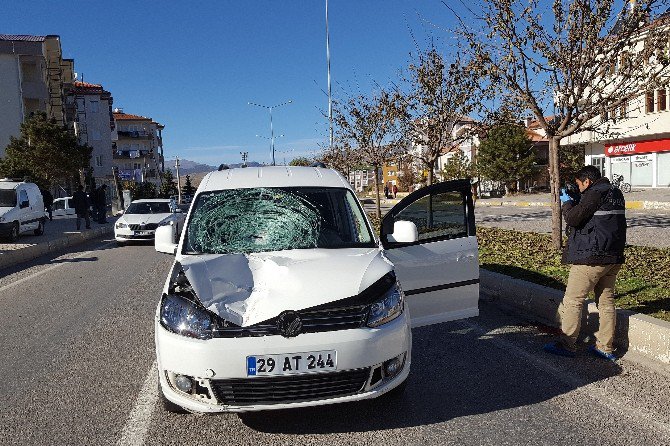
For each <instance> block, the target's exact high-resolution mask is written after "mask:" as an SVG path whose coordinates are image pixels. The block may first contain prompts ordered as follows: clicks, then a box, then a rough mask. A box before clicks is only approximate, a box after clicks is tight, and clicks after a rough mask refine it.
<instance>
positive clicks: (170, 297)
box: [154, 167, 479, 412]
mask: <svg viewBox="0 0 670 446" xmlns="http://www.w3.org/2000/svg"><path fill="white" fill-rule="evenodd" d="M473 209H474V208H473V203H472V192H471V188H470V182H469V181H468V180H457V181H450V182H446V183H439V184H434V185H432V186H429V187H424V188H422V189H419V190H417V191H415V192H413V193H411V194H410V195H409V196H407V197H406V198H404V199H402V200H401V201H400V203H398V204H397V205H395V206H394V207H393V208H392V209H391V210H390V211H389V213H388V214H387V215H386V216H385V217H384V218H383V219H382V222H381V228H380V229H381V232H380V233H379V235H378V236H377V235H376V234H375V233H374V232H375V231H373V226H372V225H371V224H370V221H369V220H368V218H367V216H366V215H365V213H364V212H363V208H362V207H361V205H360V202H359V201H358V199H357V198H356V195H355V193H354V191H353V189H352V188H351V185H350V184H349V182H348V181H347V180H346V179H345V178H344V177H342V176H341V175H340V174H339V173H337V172H336V171H334V170H331V169H326V168H313V167H249V168H246V169H228V170H222V171H219V172H212V173H210V174H208V175H207V176H206V177H205V178H204V179H203V181H202V183H200V187H199V188H198V190H197V192H196V196H195V200H194V202H193V204H192V205H191V208H190V210H189V213H188V216H187V221H186V225H185V226H184V229H183V230H182V232H181V237H180V239H179V241H177V240H175V238H174V235H175V233H174V231H173V230H172V228H171V227H169V226H159V227H158V228H157V230H156V250H157V251H160V252H165V253H170V254H175V255H176V259H175V262H174V264H173V266H172V269H171V271H170V273H169V275H168V277H167V280H166V282H165V286H164V289H163V293H162V296H161V298H160V301H159V303H158V306H157V309H156V317H155V321H154V324H155V340H156V356H157V364H158V371H159V380H160V389H161V396H162V398H163V404H164V406H165V408H166V409H168V410H171V411H180V410H183V409H187V410H188V411H191V412H243V411H254V410H270V409H288V408H296V407H304V406H316V405H322V404H332V403H341V402H345V401H355V400H362V399H368V398H375V397H377V396H380V395H382V394H384V393H387V392H390V391H394V392H395V393H399V392H401V391H402V389H403V388H404V382H405V380H406V379H407V376H408V374H409V371H410V365H411V359H412V355H411V346H412V337H411V330H410V328H411V327H419V326H423V325H430V324H437V323H440V322H446V321H451V320H455V319H460V318H465V317H473V316H477V315H478V313H479V309H478V299H479V263H478V257H477V238H476V236H475V218H474V212H473ZM454 361H456V362H457V358H454V357H451V356H450V353H449V352H448V351H446V350H445V352H444V354H443V355H440V356H439V357H435V358H430V363H431V366H432V367H435V368H436V369H439V370H445V373H448V370H449V368H450V367H452V366H453V363H454ZM419 372H420V371H419ZM380 404H381V403H380ZM380 410H384V409H383V407H380Z"/></svg>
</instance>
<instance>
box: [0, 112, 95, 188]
mask: <svg viewBox="0 0 670 446" xmlns="http://www.w3.org/2000/svg"><path fill="white" fill-rule="evenodd" d="M92 150H93V149H92V148H91V147H89V146H87V145H80V144H79V143H78V141H77V137H76V136H75V135H74V133H72V132H71V131H69V130H68V129H67V128H66V127H63V126H61V125H58V124H56V123H55V122H53V121H51V120H49V119H47V116H46V113H38V114H35V115H33V116H31V117H30V118H28V119H27V120H26V121H24V122H23V123H22V124H21V135H20V136H19V137H18V138H15V137H11V138H10V142H9V145H7V148H6V149H5V157H4V158H3V159H2V160H0V175H2V176H7V177H17V178H22V177H25V176H27V177H30V178H31V180H32V181H33V182H35V183H37V184H38V185H39V186H40V187H45V188H46V187H50V186H51V185H53V184H55V183H56V182H58V181H69V180H73V179H74V180H75V182H76V183H78V182H79V171H80V170H81V169H84V168H87V167H89V165H90V161H91V152H92Z"/></svg>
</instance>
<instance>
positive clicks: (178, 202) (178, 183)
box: [174, 156, 181, 205]
mask: <svg viewBox="0 0 670 446" xmlns="http://www.w3.org/2000/svg"><path fill="white" fill-rule="evenodd" d="M175 158H177V160H176V161H175V166H174V167H175V169H176V170H177V205H180V204H181V177H180V176H179V157H178V156H177V157H175Z"/></svg>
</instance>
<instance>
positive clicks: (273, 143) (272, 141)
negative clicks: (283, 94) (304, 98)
mask: <svg viewBox="0 0 670 446" xmlns="http://www.w3.org/2000/svg"><path fill="white" fill-rule="evenodd" d="M292 102H293V101H292V100H288V101H286V102H282V103H281V104H277V105H263V104H256V103H254V102H247V104H249V105H255V106H256V107H262V108H266V109H268V110H270V148H271V149H272V165H273V166H275V165H276V164H275V131H274V127H273V126H272V109H273V108H277V107H281V106H282V105H286V104H291V103H292ZM280 136H281V135H280Z"/></svg>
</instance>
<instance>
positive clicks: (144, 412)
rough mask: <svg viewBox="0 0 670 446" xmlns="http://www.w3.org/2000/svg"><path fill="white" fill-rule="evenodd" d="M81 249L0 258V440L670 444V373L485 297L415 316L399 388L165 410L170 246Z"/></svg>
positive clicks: (28, 442)
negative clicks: (380, 394) (278, 404)
mask: <svg viewBox="0 0 670 446" xmlns="http://www.w3.org/2000/svg"><path fill="white" fill-rule="evenodd" d="M79 249H80V251H82V252H80V253H75V252H72V253H68V254H64V255H62V256H60V257H57V258H52V259H48V258H47V259H45V258H42V259H38V260H36V261H34V262H32V263H30V264H28V265H27V266H25V265H24V267H23V268H21V269H20V270H19V269H18V268H17V270H16V271H0V275H4V276H3V277H2V278H0V339H2V343H0V355H1V356H0V357H2V361H0V401H2V407H1V409H0V444H1V445H14V444H20V445H38V444H39V445H52V444H53V445H65V444H67V445H91V444H95V445H98V444H100V445H104V444H110V445H114V444H147V445H166V444H180V445H181V444H183V445H191V444H192V445H203V444H218V445H225V444H231V445H238V444H240V445H242V444H249V445H259V444H263V445H264V444H290V445H303V444H310V445H316V444H319V445H322V444H327V445H332V446H335V445H348V444H373V443H374V444H385V445H394V444H440V445H444V444H473V445H488V444H491V445H493V444H495V445H501V444H533V445H536V444H551V445H575V444H589V445H593V444H603V445H605V444H607V445H638V444H640V445H642V444H648V445H670V408H669V407H668V401H670V379H668V378H669V377H668V376H664V375H661V374H659V373H658V372H655V371H653V370H652V369H648V368H646V367H643V366H641V365H638V364H636V363H632V362H628V361H622V362H621V363H620V364H618V365H614V364H610V363H607V362H603V361H600V360H598V359H596V358H592V357H590V356H588V355H586V354H585V353H584V354H581V355H580V356H579V357H578V358H576V359H565V358H558V357H552V356H549V355H547V354H545V353H543V352H542V351H541V346H542V344H543V343H544V342H546V341H547V340H548V339H550V336H549V335H548V334H547V333H546V332H545V331H544V330H543V329H541V327H540V328H538V327H532V326H528V325H524V324H520V323H519V322H518V321H516V320H515V319H514V318H513V317H511V316H508V315H505V314H503V313H501V312H499V311H498V310H497V309H495V308H494V307H491V306H490V305H489V304H486V303H485V302H482V305H481V316H480V317H478V318H473V319H468V320H463V321H456V322H451V323H446V324H440V325H436V326H432V327H425V328H421V329H417V330H415V332H414V358H413V364H412V374H411V375H410V381H409V386H408V388H407V391H406V393H405V394H404V395H403V396H402V397H401V398H398V399H390V398H384V399H380V400H373V401H368V402H363V403H355V404H341V405H335V406H324V407H319V408H309V409H300V410H288V411H281V412H265V413H257V414H247V415H241V416H238V415H234V414H230V415H215V416H195V415H175V414H170V413H166V412H164V411H163V409H162V407H161V406H160V404H159V402H158V400H157V393H156V379H157V377H156V375H155V371H154V370H153V369H152V365H153V363H154V348H153V323H152V318H153V313H154V311H155V305H156V302H157V299H158V297H159V293H160V290H161V288H162V284H163V281H164V280H165V274H166V273H167V270H168V268H169V265H170V262H171V258H170V257H169V256H167V255H162V254H157V253H155V252H154V250H153V247H152V246H127V247H117V246H116V245H114V244H111V243H104V242H103V243H97V244H91V245H88V246H85V247H80V248H79ZM86 249H90V251H85V250H86Z"/></svg>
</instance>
